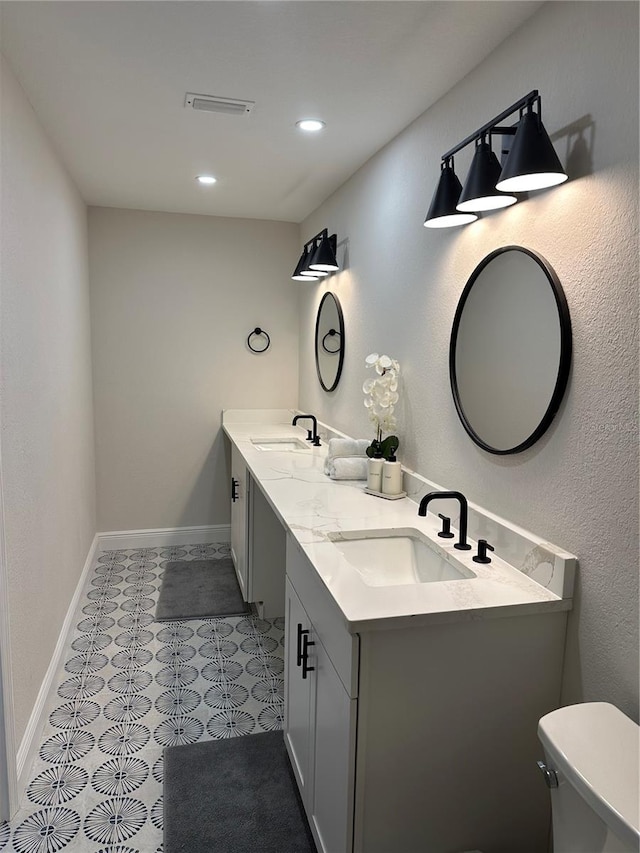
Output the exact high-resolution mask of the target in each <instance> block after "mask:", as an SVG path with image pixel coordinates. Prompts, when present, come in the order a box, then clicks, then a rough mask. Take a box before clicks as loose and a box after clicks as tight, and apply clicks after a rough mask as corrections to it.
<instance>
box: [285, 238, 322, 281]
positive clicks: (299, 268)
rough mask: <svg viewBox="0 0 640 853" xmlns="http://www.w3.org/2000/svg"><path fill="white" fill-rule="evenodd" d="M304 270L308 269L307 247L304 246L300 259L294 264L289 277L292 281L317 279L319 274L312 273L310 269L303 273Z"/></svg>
mask: <svg viewBox="0 0 640 853" xmlns="http://www.w3.org/2000/svg"><path fill="white" fill-rule="evenodd" d="M304 270H309V250H308V249H307V247H306V246H305V247H304V251H303V252H302V254H301V255H300V260H299V261H298V263H297V264H296V268H295V270H294V271H293V275H292V276H291V278H292V279H293V280H294V281H317V280H318V278H319V275H316V274H315V273H312V272H311V271H310V270H309V272H307V274H306V275H305V274H304Z"/></svg>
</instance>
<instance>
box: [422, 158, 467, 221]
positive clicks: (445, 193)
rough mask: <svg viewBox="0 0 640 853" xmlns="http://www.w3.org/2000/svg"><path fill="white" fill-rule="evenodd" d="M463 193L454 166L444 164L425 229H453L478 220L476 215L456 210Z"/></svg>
mask: <svg viewBox="0 0 640 853" xmlns="http://www.w3.org/2000/svg"><path fill="white" fill-rule="evenodd" d="M461 192H462V184H461V183H460V181H459V180H458V178H457V176H456V173H455V172H454V171H453V166H452V165H451V164H450V163H448V162H445V163H443V165H442V171H441V172H440V180H439V181H438V186H437V187H436V191H435V193H434V195H433V199H432V200H431V206H430V207H429V212H428V213H427V218H426V219H425V221H424V227H425V228H451V227H453V226H455V225H466V224H467V223H468V222H474V221H475V220H476V219H477V218H478V217H477V216H476V214H475V213H461V212H460V211H459V210H457V209H456V205H457V204H458V200H459V198H460V193H461Z"/></svg>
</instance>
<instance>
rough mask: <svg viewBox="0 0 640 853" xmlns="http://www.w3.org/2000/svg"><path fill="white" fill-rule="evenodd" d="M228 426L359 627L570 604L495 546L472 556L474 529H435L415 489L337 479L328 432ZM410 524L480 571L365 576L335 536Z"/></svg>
mask: <svg viewBox="0 0 640 853" xmlns="http://www.w3.org/2000/svg"><path fill="white" fill-rule="evenodd" d="M238 414H239V413H237V412H236V413H234V415H235V416H236V417H237V416H238ZM304 423H305V426H306V423H307V422H304ZM223 429H224V431H225V433H226V434H227V436H228V437H229V438H230V439H231V441H232V442H233V443H234V444H235V445H236V446H237V448H238V450H239V451H240V453H241V454H242V456H243V458H244V460H245V462H246V465H247V468H248V469H249V471H250V473H251V476H252V477H253V479H254V480H255V481H256V483H257V484H258V485H259V486H260V488H261V490H262V492H263V493H264V495H265V497H266V498H267V500H268V502H269V504H270V505H271V507H272V508H273V510H274V512H275V513H276V515H277V516H278V518H279V519H280V521H281V522H282V524H283V525H284V527H285V529H287V530H288V531H290V533H291V534H292V535H293V537H294V538H295V539H296V540H297V542H298V543H299V545H300V546H301V548H302V549H303V551H304V552H305V553H306V555H307V557H308V558H309V560H310V561H311V563H312V565H313V566H314V567H315V569H316V571H317V573H318V575H319V577H320V578H321V579H322V581H323V583H324V584H325V586H326V587H327V589H328V590H329V592H330V593H331V595H332V597H333V599H334V600H335V602H336V604H337V605H338V607H339V608H340V610H341V611H342V613H343V615H344V619H345V623H346V625H347V627H348V629H349V631H351V632H352V633H357V632H361V631H363V630H373V629H376V630H380V629H384V628H398V627H403V626H409V625H418V624H421V625H422V624H431V623H437V622H452V621H460V620H473V619H479V618H489V617H499V616H514V615H516V614H522V615H524V614H526V613H540V612H548V611H550V610H568V609H570V608H571V599H570V598H561V597H559V596H558V595H556V594H555V593H553V592H551V591H550V590H549V589H547V588H545V587H544V586H542V585H540V584H539V583H537V582H536V581H534V580H532V579H531V578H530V577H528V576H527V575H526V574H523V572H522V571H519V570H518V569H516V568H514V567H513V566H511V565H509V564H508V563H506V562H504V560H502V559H501V558H500V556H499V555H494V554H492V555H491V558H492V559H491V563H489V564H487V565H481V564H478V563H475V562H473V560H472V556H473V554H475V553H476V548H475V545H476V543H475V542H474V541H473V540H472V539H470V540H469V541H470V543H471V544H472V546H474V547H473V549H472V550H471V551H458V550H454V548H453V542H455V541H456V539H449V540H445V539H439V538H438V537H437V535H436V534H437V531H438V530H439V529H440V522H439V520H438V518H437V516H435V515H433V514H432V512H431V509H430V511H429V513H428V515H427V517H426V518H420V517H419V516H418V507H417V503H416V502H415V501H413V500H410V499H409V498H403V499H400V500H395V501H387V500H384V499H381V498H377V497H374V496H372V495H368V494H367V493H366V492H365V491H364V487H365V483H364V482H363V481H335V480H331V479H330V478H329V477H327V476H326V475H325V474H324V471H323V466H324V459H325V457H326V455H327V445H326V443H325V442H323V445H322V446H321V447H317V448H316V447H311V445H310V444H309V445H308V449H304V450H293V451H272V450H268V451H265V450H259V449H257V448H256V446H255V444H254V443H253V442H252V439H253V440H254V441H255V440H256V439H268V438H282V437H287V436H296V437H298V438H305V437H306V428H299V427H293V426H291V425H290V424H287V423H277V424H274V423H255V422H254V423H241V422H234V421H233V420H232V419H227V418H224V419H223ZM407 527H409V528H414V529H416V530H418V531H420V532H421V533H423V534H424V535H425V536H427V537H428V538H429V540H430V541H431V543H433V547H434V548H435V549H436V550H438V551H439V552H440V554H441V555H443V556H444V558H445V559H447V560H448V561H450V562H452V563H453V564H454V565H462V566H464V567H466V568H467V569H470V570H471V571H472V572H473V573H474V575H475V576H476V577H473V578H469V579H466V578H465V579H461V580H453V581H439V582H437V583H416V584H406V585H401V586H385V587H374V586H368V585H367V584H365V583H364V582H363V580H362V578H361V577H360V575H359V574H358V573H357V572H356V571H355V570H354V569H353V568H352V567H351V566H350V564H349V563H348V562H347V561H346V560H345V558H344V557H343V556H342V555H341V554H340V552H339V551H338V549H337V548H336V546H335V545H334V544H333V542H332V541H331V540H330V539H329V538H328V534H329V533H335V532H339V531H351V530H359V531H360V530H375V529H380V528H385V529H389V528H407Z"/></svg>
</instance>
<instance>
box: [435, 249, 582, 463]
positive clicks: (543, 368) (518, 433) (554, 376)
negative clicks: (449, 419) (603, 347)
mask: <svg viewBox="0 0 640 853" xmlns="http://www.w3.org/2000/svg"><path fill="white" fill-rule="evenodd" d="M570 364H571V320H570V317H569V308H568V306H567V301H566V299H565V295H564V292H563V290H562V286H561V284H560V282H559V281H558V278H557V276H556V274H555V272H554V271H553V269H552V268H551V267H550V266H549V264H548V263H547V262H546V261H545V260H544V258H542V257H541V256H540V255H538V254H536V253H535V252H532V251H530V250H529V249H524V248H522V247H521V246H505V247H504V248H502V249H496V251H494V252H491V254H489V255H487V257H486V258H484V259H483V260H482V261H481V262H480V263H479V264H478V266H477V267H476V268H475V270H474V271H473V273H472V274H471V277H470V278H469V281H468V282H467V284H466V286H465V288H464V290H463V292H462V296H461V297H460V302H459V303H458V307H457V310H456V314H455V318H454V321H453V329H452V332H451V343H450V347H449V376H450V379H451V390H452V392H453V399H454V402H455V406H456V409H457V412H458V415H459V416H460V420H461V421H462V424H463V426H464V428H465V429H466V431H467V432H468V433H469V435H470V436H471V438H472V439H473V440H474V441H475V443H476V444H478V445H479V446H480V447H482V448H483V449H484V450H487V451H488V452H489V453H497V454H507V453H519V452H521V451H522V450H525V449H526V448H527V447H531V445H532V444H534V443H535V442H536V441H537V440H538V439H539V438H540V437H541V436H542V435H543V433H544V432H545V430H546V429H547V428H548V427H549V425H550V423H551V421H552V420H553V417H554V415H555V413H556V412H557V410H558V406H559V405H560V401H561V400H562V396H563V394H564V390H565V388H566V385H567V380H568V378H569V367H570Z"/></svg>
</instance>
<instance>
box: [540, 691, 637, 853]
mask: <svg viewBox="0 0 640 853" xmlns="http://www.w3.org/2000/svg"><path fill="white" fill-rule="evenodd" d="M538 737H539V738H540V741H541V742H542V744H543V746H544V748H545V752H546V754H547V757H548V759H549V760H550V762H551V763H553V764H554V765H555V766H554V769H555V770H557V771H558V772H559V773H561V774H562V775H563V776H564V777H565V778H566V779H567V781H568V782H569V783H570V784H571V785H573V787H574V788H576V790H577V791H578V792H579V793H580V794H581V796H582V797H583V798H584V799H585V800H586V802H587V803H588V804H589V805H590V806H591V808H592V809H593V810H594V811H595V812H596V814H598V816H599V817H600V818H601V819H602V820H603V821H604V822H605V823H606V824H607V825H608V826H609V827H611V829H612V830H613V832H615V833H616V835H618V837H619V838H620V839H621V840H622V841H624V842H625V843H627V844H629V845H631V846H637V844H638V840H639V839H640V784H639V780H638V777H639V773H640V771H639V765H640V727H638V726H637V725H636V724H635V723H634V722H633V720H630V719H629V717H627V716H625V715H624V714H623V713H622V711H620V710H619V709H618V708H616V707H615V706H614V705H610V704H609V703H608V702H587V703H583V704H581V705H569V706H567V707H566V708H559V709H558V710H557V711H552V712H551V713H550V714H547V715H546V716H544V717H542V719H541V720H540V722H539V724H538Z"/></svg>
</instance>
